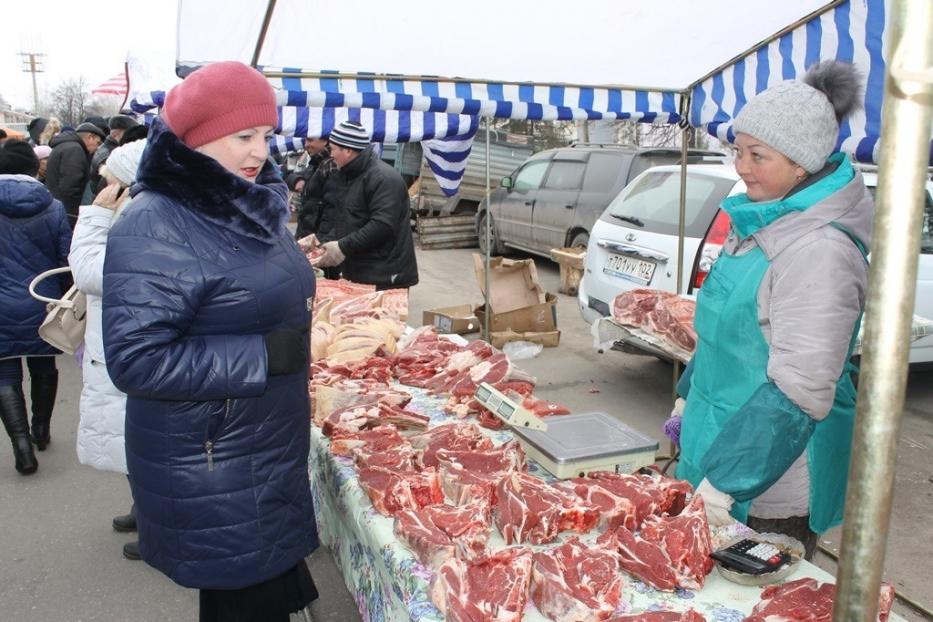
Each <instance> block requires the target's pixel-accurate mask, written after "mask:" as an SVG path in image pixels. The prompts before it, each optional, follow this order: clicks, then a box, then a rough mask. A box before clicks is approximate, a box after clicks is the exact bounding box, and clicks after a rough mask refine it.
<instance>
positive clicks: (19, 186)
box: [0, 140, 71, 475]
mask: <svg viewBox="0 0 933 622" xmlns="http://www.w3.org/2000/svg"><path fill="white" fill-rule="evenodd" d="M38 171H39V160H38V158H36V154H35V153H34V152H33V149H32V147H30V146H29V145H28V144H27V143H25V142H23V141H21V140H12V141H6V142H5V143H3V144H2V145H0V266H2V269H0V419H2V420H3V427H4V428H5V429H6V432H7V434H8V435H9V436H10V440H11V441H12V443H13V455H14V458H15V461H16V470H17V471H19V472H20V473H22V474H24V475H28V474H30V473H35V471H36V469H37V468H38V466H39V465H38V462H37V461H36V457H35V454H34V453H33V449H32V442H35V444H36V447H38V448H39V449H40V450H42V449H45V447H46V445H48V443H49V440H50V434H49V422H50V420H51V418H52V407H53V406H54V405H55V396H56V393H57V391H58V370H57V369H56V367H55V355H56V354H58V353H59V352H58V350H56V349H55V348H54V347H52V346H50V345H49V344H47V343H46V342H45V341H43V340H42V339H41V338H40V337H39V333H38V329H39V325H40V324H42V321H43V320H44V319H45V316H46V309H45V305H44V304H42V303H41V302H39V301H38V300H35V299H34V298H33V297H32V296H30V295H29V291H28V289H29V283H30V281H32V279H33V278H34V277H35V276H36V275H37V274H39V273H41V272H45V271H46V270H50V269H52V268H58V267H62V266H65V265H67V261H68V249H69V247H70V246H71V227H69V226H68V221H67V219H66V217H65V208H64V207H63V206H62V204H61V202H60V201H58V200H56V199H54V198H52V194H51V193H50V192H49V191H48V189H47V188H46V187H45V186H43V185H42V184H41V183H39V181H38V180H37V179H35V175H36V174H37V173H38ZM61 285H62V284H61V283H60V282H59V281H57V280H56V279H46V280H45V281H43V282H42V284H41V285H40V286H39V288H38V290H39V293H41V294H43V295H45V296H48V297H50V298H60V297H61V294H62V292H63V291H64V290H65V288H64V287H61ZM23 358H25V359H26V365H27V367H28V368H29V375H30V378H31V382H30V397H31V401H32V441H30V433H29V432H30V430H29V428H30V426H29V421H28V419H27V413H26V398H25V395H24V394H23V385H22V383H23V365H22V359H23Z"/></svg>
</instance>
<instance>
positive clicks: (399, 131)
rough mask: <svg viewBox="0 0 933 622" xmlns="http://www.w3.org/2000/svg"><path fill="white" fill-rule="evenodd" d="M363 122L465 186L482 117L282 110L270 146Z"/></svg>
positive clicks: (141, 105)
mask: <svg viewBox="0 0 933 622" xmlns="http://www.w3.org/2000/svg"><path fill="white" fill-rule="evenodd" d="M164 101H165V93H164V92H162V91H153V92H151V93H146V94H138V95H137V97H136V98H134V99H133V101H132V103H131V106H132V107H133V109H134V110H135V111H137V112H140V113H143V114H145V115H146V116H147V117H152V116H153V115H152V113H151V112H148V111H151V110H152V109H154V108H155V107H160V106H161V105H162V104H163V103H164ZM345 120H350V121H354V122H356V123H361V124H362V125H363V126H364V127H366V128H367V129H368V130H370V132H371V135H372V141H373V142H374V143H406V142H421V143H422V147H423V148H424V154H425V157H426V159H427V160H428V165H429V166H430V168H431V171H432V172H433V173H434V176H435V178H436V179H437V181H438V184H439V185H440V187H441V189H442V190H443V192H444V193H445V194H446V195H447V196H453V195H454V194H456V193H457V189H458V188H459V187H460V181H461V180H462V179H463V173H464V171H465V169H466V159H467V157H469V155H470V149H471V146H472V144H473V137H474V136H475V135H476V130H477V128H478V127H479V117H477V116H475V115H473V116H468V115H462V114H461V115H457V114H442V113H437V112H419V111H411V110H380V109H377V108H307V107H295V106H284V107H280V108H279V125H278V127H276V136H275V138H274V140H273V141H272V142H271V144H270V150H271V151H272V153H273V154H278V153H286V152H289V151H299V150H301V149H303V148H304V141H305V139H306V138H322V137H327V136H328V135H330V132H331V130H333V129H334V127H335V126H336V125H337V124H338V123H340V122H341V121H345Z"/></svg>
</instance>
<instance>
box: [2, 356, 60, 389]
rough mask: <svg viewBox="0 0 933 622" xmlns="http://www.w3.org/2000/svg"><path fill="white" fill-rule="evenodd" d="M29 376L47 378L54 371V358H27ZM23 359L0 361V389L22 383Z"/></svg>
mask: <svg viewBox="0 0 933 622" xmlns="http://www.w3.org/2000/svg"><path fill="white" fill-rule="evenodd" d="M25 358H26V366H27V367H28V368H29V375H30V376H32V377H36V376H48V375H49V374H51V373H52V372H54V371H55V369H56V367H55V357H54V356H27V357H25ZM22 360H23V357H17V358H12V359H2V360H0V387H8V386H10V385H15V384H20V383H21V382H22V381H23V363H22Z"/></svg>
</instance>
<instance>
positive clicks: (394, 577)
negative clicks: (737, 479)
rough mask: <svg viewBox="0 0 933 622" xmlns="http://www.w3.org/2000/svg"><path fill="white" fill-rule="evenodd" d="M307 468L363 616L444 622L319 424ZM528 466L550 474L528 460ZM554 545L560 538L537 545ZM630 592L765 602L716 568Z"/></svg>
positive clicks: (325, 536) (706, 602) (714, 613)
mask: <svg viewBox="0 0 933 622" xmlns="http://www.w3.org/2000/svg"><path fill="white" fill-rule="evenodd" d="M405 389H406V390H408V391H410V392H411V393H412V394H413V395H414V398H413V400H412V402H411V404H410V405H409V406H408V408H409V409H410V410H414V411H417V412H420V413H423V414H425V415H428V416H430V418H431V423H430V425H431V426H432V427H433V426H435V425H438V424H440V423H443V422H446V421H449V420H451V418H450V417H449V416H448V415H446V414H445V413H444V412H443V408H442V406H443V400H442V399H439V398H436V397H433V396H430V395H428V394H427V393H426V392H425V391H422V390H420V389H414V388H410V387H405ZM488 432H489V435H490V436H491V437H492V439H493V441H494V442H496V443H497V444H498V443H501V442H505V441H508V440H511V438H512V435H511V434H510V433H509V432H508V431H498V432H493V431H488ZM309 472H310V476H311V487H312V493H313V496H314V505H315V513H316V518H317V526H318V532H319V534H320V538H321V542H322V543H323V544H324V545H325V546H327V547H328V548H329V549H330V551H331V553H332V555H333V558H334V561H335V562H336V564H337V566H338V567H339V568H340V570H341V572H342V573H343V576H344V579H345V581H346V584H347V588H348V589H349V591H350V593H351V594H352V596H353V598H354V599H355V600H356V602H357V605H358V607H359V610H360V615H361V617H362V619H363V620H364V621H366V622H383V621H386V622H404V621H406V620H412V621H422V622H441V621H442V620H443V616H442V615H441V613H440V612H439V611H438V610H437V608H436V607H435V606H434V605H433V604H432V602H431V598H430V595H429V585H430V579H431V575H432V571H431V570H430V569H428V568H426V567H424V566H422V565H421V564H420V563H419V562H418V561H417V560H416V559H415V558H414V557H413V555H412V553H411V552H410V551H409V549H408V548H407V547H406V546H405V545H404V544H402V543H401V542H400V541H399V539H398V538H397V537H396V536H395V534H394V533H393V519H391V518H388V517H385V516H382V515H381V514H379V513H377V512H376V511H375V510H374V509H373V506H372V504H371V502H370V500H369V497H368V496H367V494H366V492H365V491H364V490H363V488H361V487H360V484H359V480H358V478H357V476H356V470H355V468H354V467H353V463H352V460H350V459H349V458H344V457H338V456H334V455H332V454H331V452H330V440H329V439H328V438H327V437H325V436H324V435H323V434H322V433H321V430H320V428H318V427H316V426H312V429H311V454H310V457H309ZM529 472H531V473H533V474H535V475H539V476H541V477H547V474H546V473H545V472H544V471H543V470H542V469H541V468H540V467H539V466H538V465H536V464H535V463H534V462H532V461H530V460H529ZM727 529H731V530H732V532H731V533H726V534H718V535H719V537H720V538H722V537H725V538H728V537H729V536H730V535H732V536H737V535H741V530H744V529H746V528H745V527H744V526H742V525H735V526H733V527H731V528H727ZM571 535H572V534H571V533H569V532H568V533H564V534H562V535H561V540H560V541H563V540H564V539H566V538H567V537H569V536H571ZM595 537H596V534H595V533H591V534H587V535H585V536H583V538H582V539H583V540H588V541H592V540H595ZM551 546H554V544H553V543H552V544H551V545H546V546H542V547H533V548H548V547H551ZM501 547H505V542H504V541H503V540H502V537H501V536H500V535H499V534H498V532H497V531H496V529H495V527H494V528H493V535H492V537H491V539H490V541H489V548H490V549H492V550H495V549H498V548H501ZM620 572H621V571H620ZM802 577H813V578H816V579H818V580H820V581H833V577H832V576H831V575H830V574H828V573H826V572H825V571H823V570H821V569H819V568H817V567H816V566H814V565H812V564H810V563H808V562H806V561H804V562H801V563H800V564H799V566H798V567H797V568H796V570H795V571H794V573H793V574H792V575H791V576H789V577H788V578H787V579H786V581H791V580H794V579H799V578H802ZM625 593H626V594H627V596H626V598H624V599H623V600H630V601H631V607H630V610H631V612H640V611H644V610H673V611H684V610H686V609H689V608H693V609H695V610H697V611H698V612H700V613H702V614H703V615H704V616H705V617H706V619H707V620H709V621H711V622H712V621H720V622H739V621H740V620H742V619H743V618H744V617H745V616H746V615H747V614H748V613H749V612H751V610H752V607H754V605H755V604H756V603H757V602H758V601H759V596H760V593H761V588H757V587H746V586H741V585H738V584H735V583H731V582H729V581H727V580H726V579H724V578H723V577H722V576H721V575H720V574H719V571H718V569H714V570H713V571H712V572H711V573H710V575H709V576H708V577H707V578H706V582H705V585H704V587H703V589H702V590H700V591H696V592H692V591H688V590H678V591H677V592H673V593H671V592H661V591H658V590H655V589H653V588H651V587H648V586H647V585H645V584H643V583H641V582H640V581H637V580H635V579H630V580H629V585H628V586H627V587H626V588H625ZM892 618H894V616H892ZM523 619H524V620H526V621H528V622H541V621H545V620H548V619H549V618H546V617H544V616H543V615H542V614H541V613H540V612H539V611H538V610H537V609H536V608H535V607H534V605H533V603H531V602H530V600H529V604H528V606H527V608H526V610H525V616H524V618H523Z"/></svg>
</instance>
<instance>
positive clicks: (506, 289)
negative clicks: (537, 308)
mask: <svg viewBox="0 0 933 622" xmlns="http://www.w3.org/2000/svg"><path fill="white" fill-rule="evenodd" d="M473 266H474V268H475V270H476V280H477V281H478V282H479V290H480V292H482V293H483V294H485V293H486V278H485V276H486V262H485V261H484V260H483V256H482V255H480V254H479V253H473ZM489 289H490V290H491V291H490V292H489V295H488V296H487V297H486V299H487V300H488V301H489V306H490V307H492V310H493V313H508V312H509V311H515V310H516V309H523V308H525V307H530V306H533V305H539V304H544V303H545V302H546V301H547V294H546V292H545V291H544V288H543V287H541V284H540V283H538V271H537V269H536V268H535V262H534V259H520V260H516V259H506V258H505V257H492V258H491V259H490V261H489Z"/></svg>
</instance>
